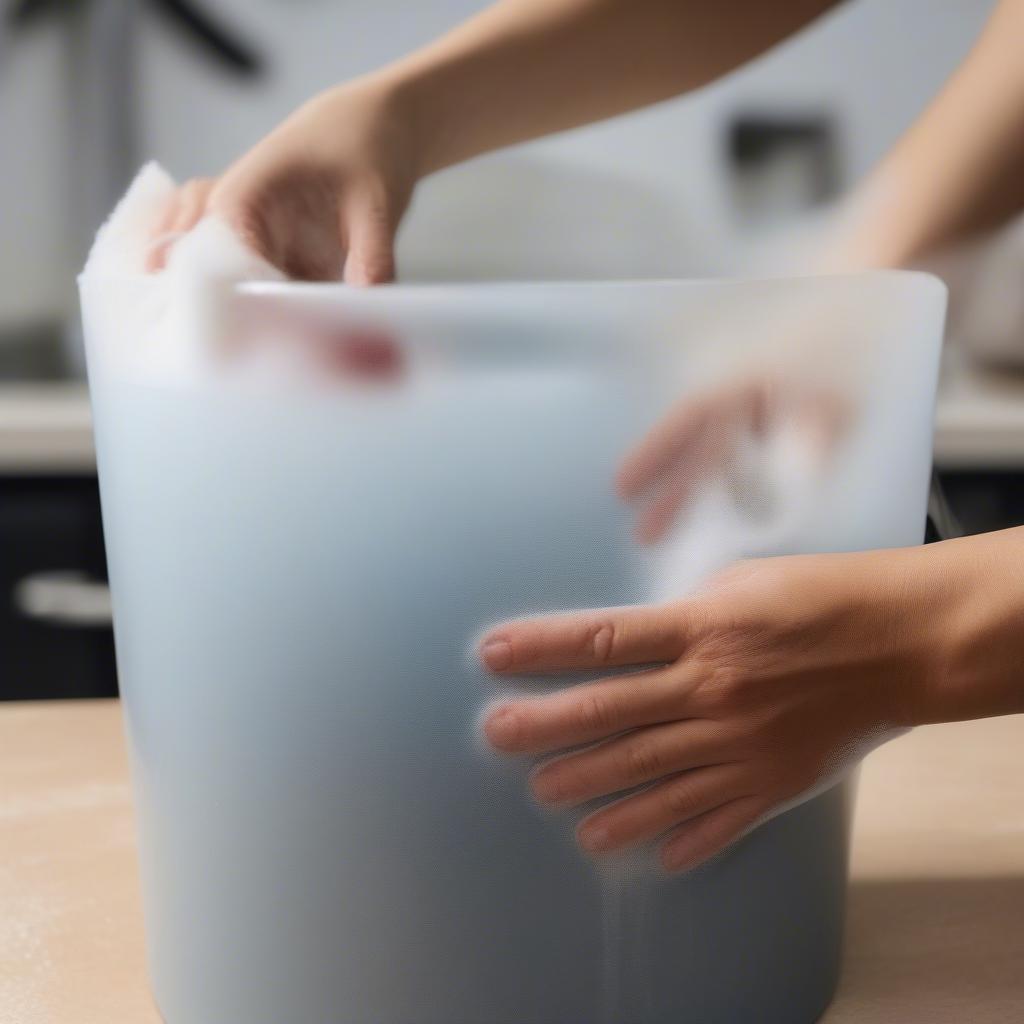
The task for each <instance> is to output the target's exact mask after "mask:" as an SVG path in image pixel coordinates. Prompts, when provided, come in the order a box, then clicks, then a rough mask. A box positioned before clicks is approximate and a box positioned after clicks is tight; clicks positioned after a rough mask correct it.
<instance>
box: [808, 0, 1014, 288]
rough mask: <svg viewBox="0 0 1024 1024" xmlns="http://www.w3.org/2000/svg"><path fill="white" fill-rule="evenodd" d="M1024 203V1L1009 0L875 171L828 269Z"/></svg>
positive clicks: (983, 222)
mask: <svg viewBox="0 0 1024 1024" xmlns="http://www.w3.org/2000/svg"><path fill="white" fill-rule="evenodd" d="M1022 208H1024V0H1002V2H1001V3H999V4H998V6H997V7H996V10H995V12H994V14H993V15H992V17H991V19H990V20H989V22H988V24H987V25H986V27H985V30H984V31H983V33H982V35H981V37H980V38H979V39H978V41H977V43H976V44H975V46H974V48H973V49H972V51H971V53H970V55H969V56H968V58H967V60H966V61H965V62H964V63H963V65H962V66H961V67H960V68H959V70H958V71H957V72H956V74H955V75H954V76H953V77H952V78H951V79H950V81H949V82H948V84H947V85H946V87H945V88H944V89H943V91H942V92H941V93H940V94H939V95H938V97H937V98H936V99H935V100H934V102H933V103H932V104H931V105H930V106H929V107H928V109H927V110H926V111H925V113H924V114H923V115H922V116H921V117H920V118H919V119H918V121H917V122H916V123H915V124H914V125H913V127H912V128H911V129H910V131H908V132H907V134H906V135H905V136H904V137H903V139H902V140H901V141H900V142H899V143H898V144H897V146H896V147H895V149H894V150H893V151H892V152H891V153H890V154H889V155H888V156H887V157H886V159H885V160H884V161H883V162H882V163H881V165H880V166H879V167H878V169H877V170H876V171H875V172H874V173H873V174H872V175H871V177H870V178H869V179H868V182H867V183H866V185H865V186H864V187H863V188H862V190H861V196H860V202H859V203H856V204H855V209H854V211H853V213H854V219H853V220H852V222H851V224H850V225H849V226H848V227H847V228H846V229H845V230H844V231H843V232H842V233H841V235H840V237H839V239H838V241H837V242H836V244H835V246H834V247H833V249H832V250H831V252H830V253H829V255H828V257H827V258H826V263H827V265H828V267H829V269H835V270H846V269H859V268H862V267H872V266H900V265H902V264H906V263H912V262H914V261H915V260H916V259H918V258H919V257H921V256H923V255H925V254H927V253H930V252H932V251H934V250H937V249H941V248H944V247H946V246H948V245H949V244H951V243H954V242H957V241H959V240H961V239H964V238H967V237H969V236H971V235H974V234H977V233H979V232H981V231H984V230H986V229H988V228H992V227H995V226H996V225H998V224H1000V223H1002V222H1003V221H1005V220H1007V219H1008V218H1009V217H1011V216H1012V215H1013V214H1014V213H1016V212H1017V211H1019V210H1021V209H1022Z"/></svg>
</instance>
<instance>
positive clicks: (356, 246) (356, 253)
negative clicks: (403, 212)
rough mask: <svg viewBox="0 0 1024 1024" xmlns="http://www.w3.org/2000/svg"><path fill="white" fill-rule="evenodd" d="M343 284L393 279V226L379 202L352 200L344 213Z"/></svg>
mask: <svg viewBox="0 0 1024 1024" xmlns="http://www.w3.org/2000/svg"><path fill="white" fill-rule="evenodd" d="M346 220H347V223H346V225H345V236H346V237H347V239H348V253H347V255H346V257H345V271H344V274H343V278H344V281H345V283H346V284H354V285H372V284H384V283H385V282H387V281H392V280H394V277H395V251H394V237H395V227H396V225H395V223H394V220H393V218H392V217H391V215H390V212H389V211H388V208H387V205H386V204H385V203H384V202H382V201H381V200H379V199H377V198H374V197H370V196H365V195H364V196H361V197H358V198H357V197H353V198H352V200H351V201H350V205H349V207H348V210H347V218H346Z"/></svg>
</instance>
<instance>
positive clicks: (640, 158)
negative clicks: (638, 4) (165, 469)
mask: <svg viewBox="0 0 1024 1024" xmlns="http://www.w3.org/2000/svg"><path fill="white" fill-rule="evenodd" d="M482 6H484V4H483V3H482V2H474V0H0V11H3V12H4V15H3V21H2V30H0V154H2V157H0V699H13V698H28V697H71V696H90V695H106V694H112V693H114V692H116V678H115V669H114V657H113V647H112V637H111V632H110V610H109V598H108V595H107V591H106V588H105V566H104V554H103V543H102V535H101V529H100V517H99V504H98V495H97V489H96V479H95V471H94V462H93V451H92V443H91V436H90V418H89V406H88V399H87V395H86V391H85V385H84V382H83V379H82V372H83V371H82V362H81V355H80V343H79V340H78V336H77V326H76V325H77V315H78V314H77V304H76V296H75V288H74V275H75V273H76V271H77V269H78V268H79V267H80V265H81V263H82V261H83V258H84V255H85V251H86V248H87V246H88V243H89V240H90V239H91V237H92V234H93V232H94V231H95V228H96V227H97V226H98V223H99V221H100V220H101V219H102V217H103V216H104V215H105V213H106V212H107V211H108V210H109V208H110V206H111V205H112V204H113V202H114V201H115V200H116V198H117V197H118V196H119V195H120V194H121V192H122V191H123V189H124V187H125V185H126V184H127V181H128V180H129V178H130V177H131V175H132V173H133V172H134V170H135V169H136V167H137V166H138V165H139V164H140V163H141V162H142V161H144V160H145V159H148V158H151V157H152V158H156V159H158V160H159V161H160V162H161V163H163V164H164V165H165V166H166V167H167V168H168V169H169V170H170V171H171V172H172V173H173V174H174V175H175V176H177V177H179V178H187V177H189V176H193V175H210V174H216V173H217V172H218V171H219V170H220V169H221V168H223V167H224V166H225V165H226V164H227V163H229V162H230V161H231V160H232V159H233V158H234V157H235V156H236V155H237V154H239V153H240V152H241V151H243V150H244V149H246V148H247V147H248V146H249V145H251V144H252V143H253V142H254V141H256V140H257V139H258V138H259V137H260V136H261V135H262V134H263V133H265V132H266V131H267V130H268V129H270V128H271V127H272V126H273V125H274V124H275V123H277V122H278V121H279V120H280V119H281V118H282V117H284V116H285V115H286V114H287V113H288V112H289V111H290V110H291V109H293V108H294V107H295V106H296V105H297V104H298V103H300V102H301V101H302V100H304V99H306V98H307V97H308V96H309V95H310V94H312V93H313V92H315V91H317V90H318V89H320V88H323V87H325V86H327V85H329V84H331V83H334V82H337V81H339V80H341V79H344V78H347V77H350V76H352V75H356V74H359V73H361V72H364V71H367V70H369V69H372V68H374V67H376V66H378V65H379V64H381V63H382V62H384V61H387V60H389V59H391V58H393V57H397V56H398V55H400V54H402V53H404V52H406V51H408V50H410V49H412V48H414V47H416V46H418V45H420V44H421V43H424V42H426V41H427V40H429V39H430V38H432V37H433V36H436V35H437V34H439V33H440V32H442V31H443V30H444V29H445V28H447V27H449V26H450V25H452V24H454V23H455V22H457V21H458V20H460V19H462V18H464V17H465V16H467V15H469V14H470V13H472V12H473V11H474V10H476V9H478V8H480V7H482ZM990 7H991V4H990V3H988V2H982V0H899V2H898V3H893V2H892V0H853V2H850V3H848V4H847V5H846V6H845V7H843V8H841V9H840V10H839V11H837V12H836V13H835V14H833V15H832V16H830V17H827V18H825V19H824V20H822V21H821V22H819V23H818V24H816V25H815V26H813V27H812V28H811V29H810V30H808V31H806V32H804V33H803V34H802V35H801V36H799V37H798V38H797V39H795V40H793V41H791V42H790V43H788V44H786V45H785V46H783V47H781V48H780V49H779V50H777V51H775V52H774V53H772V54H771V55H769V56H768V57H766V58H764V59H762V60H760V61H757V62H756V63H755V64H753V65H751V66H750V67H748V68H746V69H744V70H743V71H741V72H740V73H738V74H736V75H734V76H732V77H731V78H730V79H728V80H727V81H725V82H723V83H721V84H719V85H716V86H714V87H712V88H709V89H706V90H704V91H702V92H700V93H699V94H697V95H695V96H692V97H689V98H684V99H682V100H679V101H675V102H672V103H668V104H664V105H662V106H659V107H657V108H655V109H653V110H650V111H648V112H645V113H641V114H636V115H632V116H630V117H627V118H623V119H618V120H616V121H613V122H610V123H606V124H603V125H599V126H596V127H592V128H587V129H584V130H580V131H576V132H572V133H569V134H566V135H564V136H561V137H558V138H553V139H549V140H545V141H542V142H539V143H534V144H531V145H527V146H522V147H518V148H516V149H514V150H509V151H505V152H503V153H499V154H496V155H494V156H491V157H487V158H483V159H480V160H478V161H474V162H472V163H471V164H468V165H466V166H464V167H462V168H458V169H455V170H451V171H447V172H445V173H443V174H441V175H439V176H436V177H434V178H432V179H430V180H428V181H427V182H425V183H424V184H423V185H422V186H421V188H420V189H419V191H418V192H417V194H416V198H415V202H414V206H413V209H412V211H411V214H410V215H409V217H408V219H407V222H406V224H405V225H404V227H403V229H402V232H401V235H400V238H399V249H398V252H399V272H400V276H401V277H402V278H405V279H411V280H426V279H446V278H447V279H468V278H534V279H536V278H558V277H561V278H581V277H583V278H587V277H591V278H594V277H598V278H599V277H613V278H614V277H651V276H654V277H665V276H672V277H676V276H694V275H699V276H705V275H711V274H722V273H734V272H737V271H739V270H742V269H746V268H749V267H751V266H755V267H756V266H758V265H760V264H763V262H764V260H765V258H766V255H767V254H770V253H771V252H772V251H774V250H775V248H776V246H777V245H779V243H780V241H781V240H783V239H786V240H793V239H799V238H801V237H804V236H807V235H809V234H811V235H813V233H814V232H815V231H816V230H818V229H820V225H821V224H822V222H823V220H824V219H826V218H827V217H828V215H829V210H830V208H831V206H832V205H833V204H834V203H835V201H836V200H837V198H838V197H839V196H841V195H842V193H843V192H844V190H846V189H848V188H849V187H850V186H851V185H852V184H853V183H855V182H856V181H857V180H858V179H859V178H860V176H861V175H863V174H864V173H865V172H866V171H867V170H868V169H869V168H870V167H871V165H872V164H873V163H874V162H875V161H876V160H877V159H878V158H879V157H880V156H881V154H882V153H883V152H884V151H885V150H886V148H887V147H888V146H889V145H890V144H891V143H892V142H893V141H894V140H895V139H896V138H897V136H898V135H899V134H900V132H901V131H902V130H903V129H904V128H905V127H906V126H907V125H908V124H909V122H910V121H911V119H912V118H913V117H914V116H915V115H916V114H917V113H918V112H919V111H920V110H921V108H922V107H923V105H924V104H925V103H926V102H927V101H928V99H929V98H930V97H931V96H932V95H933V94H934V93H935V91H936V90H937V89H938V88H939V86H940V84H941V83H942V82H943V80H944V79H945V78H946V77H947V75H948V74H949V73H950V72H951V70H952V69H953V68H954V67H955V65H956V64H957V62H958V61H959V60H960V59H961V58H962V56H963V55H964V54H965V52H966V51H967V49H968V47H969V46H970V45H971V43H972V41H973V39H974V38H975V36H976V34H977V32H978V30H979V29H980V27H981V24H982V22H983V21H984V19H985V17H986V15H987V13H988V11H989V9H990ZM950 144H951V145H955V140H950ZM949 276H950V284H951V285H952V286H953V288H954V300H955V304H954V312H955V317H954V320H953V323H952V325H951V330H950V339H949V342H948V344H947V352H946V359H945V368H944V381H943V385H942V394H941V398H940V403H939V409H938V416H937V434H936V464H937V468H938V470H939V472H940V475H941V478H942V480H943V482H944V485H945V487H946V490H947V493H948V495H949V499H950V502H951V504H952V507H953V510H954V512H955V513H956V515H957V517H958V518H959V519H960V520H961V522H962V524H963V527H964V529H966V530H967V531H969V532H974V531H980V530H987V529H994V528H998V527H1003V526H1007V525H1015V524H1018V523H1022V522H1024V372H1022V371H1021V370H1019V369H1017V368H1016V367H1015V366H1014V360H1015V358H1016V359H1018V360H1019V361H1020V364H1021V365H1024V303H1022V300H1021V295H1022V294H1024V287H1022V286H1024V236H1022V232H1021V230H1019V226H1018V229H1015V230H1014V229H1011V230H1009V231H1006V232H1004V233H1003V234H1002V235H1001V236H1000V237H999V238H998V239H996V240H994V241H993V242H992V243H990V244H988V245H986V246H983V247H982V248H981V249H980V250H979V251H978V252H977V253H975V254H974V255H973V256H972V257H971V258H970V259H969V260H964V261H963V263H962V265H958V266H957V267H956V268H955V269H951V270H950V273H949Z"/></svg>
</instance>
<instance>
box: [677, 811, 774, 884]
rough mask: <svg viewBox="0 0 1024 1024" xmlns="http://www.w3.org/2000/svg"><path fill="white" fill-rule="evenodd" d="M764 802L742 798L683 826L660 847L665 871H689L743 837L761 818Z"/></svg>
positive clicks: (693, 819)
mask: <svg viewBox="0 0 1024 1024" xmlns="http://www.w3.org/2000/svg"><path fill="white" fill-rule="evenodd" d="M761 814H762V804H761V801H759V800H757V799H756V798H755V797H752V796H747V797H741V798H740V799H737V800H732V801H730V802H729V803H726V804H722V805H721V806H720V807H716V808H715V809H714V810H711V811H708V812H707V813H705V814H701V815H699V816H698V817H696V818H692V819H691V820H690V821H687V822H685V823H684V824H682V825H680V826H679V827H678V828H677V829H675V830H674V831H673V832H671V833H670V834H669V836H668V838H667V839H666V840H665V841H664V842H663V843H662V846H661V864H662V867H664V868H665V870H666V871H689V870H690V869H691V868H695V867H697V866H698V865H699V864H702V863H703V862H704V861H706V860H708V859H709V858H710V857H714V856H715V854H718V853H721V852H722V851H723V850H724V849H725V848H726V847H727V846H729V845H731V844H732V843H734V842H736V840H737V839H741V838H742V837H743V836H744V835H745V834H746V833H747V832H748V831H749V830H750V829H751V828H753V827H754V826H755V825H756V824H757V823H758V821H759V820H760V818H761Z"/></svg>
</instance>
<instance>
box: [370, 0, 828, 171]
mask: <svg viewBox="0 0 1024 1024" xmlns="http://www.w3.org/2000/svg"><path fill="white" fill-rule="evenodd" d="M835 5H836V0H773V2H772V3H765V2H764V0H717V2H715V3H711V4H709V3H705V2H701V0H502V2H499V3H497V4H495V5H494V6H493V7H490V8H488V9H487V10H485V11H483V12H482V13H481V14H479V15H478V16H476V17H475V18H472V19H471V20H469V21H467V22H466V23H464V24H463V25H461V26H459V27H458V28H456V29H455V30H454V31H452V32H450V33H449V34H448V35H446V36H444V37H443V38H441V39H440V40H438V41H437V42H436V43H434V44H432V45H431V46H428V47H426V48H425V49H423V50H420V51H418V52H416V53H414V54H413V55H411V56H410V57H408V58H406V59H405V60H402V61H399V62H398V63H397V64H395V65H392V66H391V67H389V68H387V69H385V71H384V74H385V76H387V77H390V78H391V79H392V80H393V81H395V82H397V83H399V88H400V89H401V90H402V91H403V92H404V93H405V94H406V95H408V96H409V97H410V100H411V103H412V105H413V108H414V110H415V114H414V117H415V119H416V121H417V123H418V125H419V132H420V147H419V148H420V150H421V154H422V159H423V166H422V168H421V170H422V171H423V173H429V172H430V171H434V170H437V169H439V168H441V167H446V166H449V165H451V164H454V163H457V162H459V161H460V160H464V159H467V158H468V157H471V156H475V155H477V154H479V153H482V152H485V151H488V150H492V149H496V148H498V147H500V146H505V145H509V144H510V143H514V142H519V141H522V140H524V139H528V138H534V137H536V136H539V135H545V134H548V133H549V132H555V131H560V130H562V129H566V128H572V127H575V126H577V125H581V124H586V123H588V122H591V121H596V120H600V119H602V118H607V117H611V116H613V115H615V114H621V113H624V112H626V111H629V110H634V109H636V108H638V107H643V106H647V105H648V104H651V103H656V102H658V101H659V100H664V99H668V98H669V97H672V96H676V95H679V94H680V93H683V92H686V91H688V90H691V89H695V88H698V87H700V86H702V85H705V84H706V83H708V82H710V81H713V80H714V79H716V78H719V77H720V76H722V75H724V74H726V73H727V72H728V71H731V70H732V69H733V68H736V67H738V66H739V65H741V64H743V63H745V62H746V61H748V60H751V59H752V58H754V57H756V56H757V55H758V54H760V53H763V52H764V51H765V50H768V49H769V48H770V47H772V46H773V45H775V44H776V43H778V42H779V41H781V40H782V39H784V38H786V37H787V36H789V35H792V34H793V33H794V32H796V31H797V30H798V29H800V28H802V27H803V26H804V25H806V24H807V23H808V22H809V21H811V20H812V19H813V18H815V17H816V16H817V15H819V14H821V13H822V12H823V11H826V10H828V9H829V8H831V7H833V6H835Z"/></svg>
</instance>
